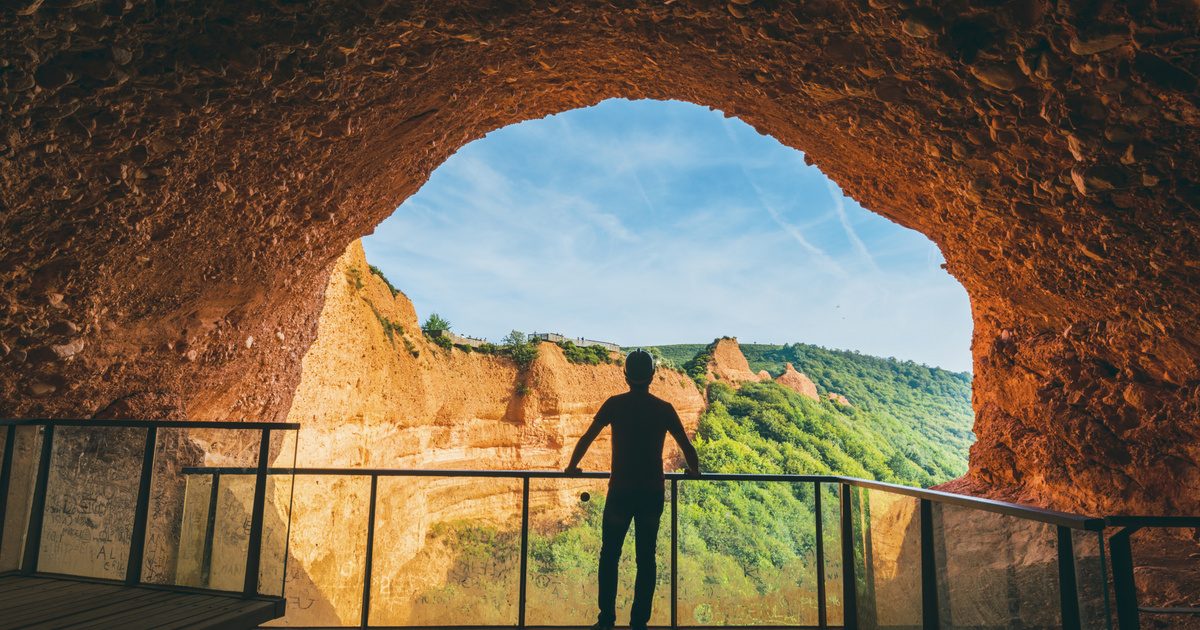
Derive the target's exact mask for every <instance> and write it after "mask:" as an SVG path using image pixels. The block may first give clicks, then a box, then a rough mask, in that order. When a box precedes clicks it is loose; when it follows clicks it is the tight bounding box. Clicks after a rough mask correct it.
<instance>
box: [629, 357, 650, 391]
mask: <svg viewBox="0 0 1200 630" xmlns="http://www.w3.org/2000/svg"><path fill="white" fill-rule="evenodd" d="M625 380H627V381H629V384H630V385H649V384H650V381H652V380H654V357H653V356H651V355H650V353H649V352H646V351H645V350H634V351H633V352H630V353H629V354H628V355H627V356H626V357H625Z"/></svg>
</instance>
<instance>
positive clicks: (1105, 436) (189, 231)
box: [0, 0, 1200, 513]
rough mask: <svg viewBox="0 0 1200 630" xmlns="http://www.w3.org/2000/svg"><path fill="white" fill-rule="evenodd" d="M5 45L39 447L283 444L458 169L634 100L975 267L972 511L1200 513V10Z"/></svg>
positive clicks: (232, 16) (530, 19)
mask: <svg viewBox="0 0 1200 630" xmlns="http://www.w3.org/2000/svg"><path fill="white" fill-rule="evenodd" d="M76 4H78V5H79V6H75V5H76ZM7 13H12V14H13V15H11V16H8V17H11V19H5V20H4V21H3V25H2V26H0V41H4V42H6V47H5V49H6V51H7V52H6V53H5V55H4V68H3V70H4V73H3V81H4V89H5V97H6V98H5V99H4V100H3V104H2V107H3V108H4V110H3V113H4V120H6V123H5V124H4V130H3V131H4V132H5V133H4V134H3V138H0V139H2V140H3V144H4V147H3V160H4V168H3V169H2V170H3V173H4V175H3V179H2V180H0V181H2V192H3V200H4V203H5V205H6V206H7V207H8V208H9V210H8V212H7V214H6V217H5V220H6V223H7V227H8V229H7V230H6V231H5V233H4V236H3V237H2V238H3V239H4V240H3V247H0V250H2V251H3V252H5V255H4V257H3V271H4V277H3V278H4V285H3V286H4V293H5V295H6V297H7V298H8V304H10V305H13V306H10V308H9V309H8V311H7V313H6V315H5V324H6V332H5V338H4V347H5V353H4V358H3V361H4V364H3V365H4V368H3V369H4V371H5V373H6V377H5V378H4V379H3V385H2V386H0V387H2V389H0V392H2V393H0V400H3V403H4V405H3V406H4V407H5V408H7V409H9V410H10V413H12V414H13V415H44V416H77V415H91V414H93V413H99V414H103V415H139V416H144V417H172V416H181V415H187V416H189V417H193V418H262V419H276V418H279V417H280V416H281V415H282V414H283V413H285V412H286V409H287V407H288V403H289V399H290V391H291V390H292V388H294V386H295V383H296V379H297V377H298V370H299V357H300V356H301V355H302V354H303V351H304V349H305V348H306V347H307V345H308V344H309V343H310V342H311V340H312V335H313V332H314V330H315V319H316V314H317V313H318V312H319V308H320V304H321V288H322V287H323V285H324V279H325V278H324V276H325V274H326V273H327V270H328V268H329V265H330V263H331V262H332V261H333V259H334V258H335V257H336V256H337V255H338V254H339V253H340V252H341V251H342V250H343V249H344V248H345V246H346V245H347V244H348V243H349V241H351V240H353V239H354V238H356V237H358V236H360V235H362V234H365V233H366V232H367V231H369V230H370V228H371V227H372V226H373V225H375V224H376V223H378V222H379V221H380V220H382V218H383V217H384V216H386V215H387V214H388V213H390V212H391V210H392V209H393V208H395V207H396V206H397V205H399V203H400V201H401V200H403V199H404V198H405V197H407V196H408V195H410V194H412V193H413V192H414V191H415V190H416V189H417V187H419V185H420V184H421V182H423V181H424V180H425V178H426V177H428V175H429V173H430V172H431V171H432V170H433V168H435V167H436V166H437V165H438V164H439V163H441V161H443V160H444V159H445V158H446V157H447V156H448V155H449V154H450V153H452V152H453V151H454V150H455V149H457V148H458V147H459V146H462V145H463V144H464V143H466V142H467V141H469V140H471V139H473V138H476V137H479V136H481V135H482V134H483V133H485V132H487V131H490V130H492V129H495V128H498V127H500V126H503V125H505V124H509V123H512V122H517V121H520V120H527V119H530V118H537V117H541V116H544V115H546V114H549V113H554V112H559V111H563V110H565V109H569V108H574V107H579V106H584V105H589V104H594V103H596V102H599V101H600V100H603V99H605V98H613V97H626V98H653V99H661V100H665V99H679V100H686V101H689V102H693V103H696V104H700V105H704V106H709V107H714V108H717V109H720V110H722V111H725V112H728V113H730V114H732V115H735V116H738V117H739V118H741V119H743V120H745V121H747V122H748V123H750V124H751V125H753V126H755V128H757V129H759V130H760V131H761V132H763V133H767V134H769V135H772V136H774V137H776V138H778V139H779V140H780V141H782V142H783V143H785V144H787V145H789V146H792V147H797V148H801V149H803V150H804V151H805V153H806V155H808V156H810V157H811V159H812V160H813V161H814V162H815V163H816V164H817V165H819V166H820V167H821V169H822V170H823V171H824V172H826V173H828V174H829V175H830V176H831V177H832V178H833V179H834V180H835V181H837V182H838V183H839V184H840V185H841V186H842V188H843V189H844V190H845V191H846V192H847V193H848V194H850V195H851V196H852V197H854V198H855V199H857V200H859V201H860V202H861V203H862V204H863V205H864V207H867V208H869V209H873V210H875V211H877V212H882V213H885V215H886V216H888V218H891V219H893V220H895V221H896V222H898V223H900V224H901V225H905V226H907V227H911V228H913V229H916V230H918V231H920V232H922V233H924V234H926V235H927V236H929V237H930V238H931V239H932V240H933V241H934V242H935V243H937V244H938V245H939V247H940V248H941V249H942V251H943V252H944V253H945V256H946V259H947V268H948V270H949V271H950V272H951V273H952V274H953V275H954V276H955V277H956V278H958V279H959V280H960V281H961V282H962V283H963V285H964V286H965V287H966V289H967V291H968V293H969V295H970V296H971V300H972V304H973V308H974V314H973V316H974V320H975V339H974V342H973V351H974V356H975V374H976V390H975V391H976V393H975V407H976V415H977V418H978V421H977V431H976V432H977V434H978V436H979V442H978V444H977V445H976V446H975V448H974V451H973V456H972V464H971V466H972V468H971V473H970V474H969V476H968V478H967V479H966V480H964V482H963V485H962V487H963V489H974V490H978V491H992V492H1003V493H1006V494H1008V495H1010V496H1017V497H1021V498H1025V499H1029V500H1033V501H1036V502H1040V503H1051V504H1055V505H1058V506H1062V507H1083V508H1088V509H1117V508H1120V509H1123V510H1128V511H1134V512H1139V511H1154V512H1168V513H1169V512H1175V511H1187V509H1188V508H1192V509H1193V510H1194V508H1195V507H1196V506H1195V501H1196V499H1195V497H1196V496H1200V494H1198V493H1196V492H1190V491H1181V490H1185V489H1190V490H1194V489H1195V488H1196V487H1198V486H1200V472H1198V471H1200V469H1198V468H1197V466H1196V461H1197V460H1198V459H1200V456H1198V454H1197V452H1196V451H1195V448H1194V446H1192V445H1193V444H1194V443H1195V440H1194V439H1193V438H1194V436H1195V434H1196V431H1197V426H1196V420H1195V418H1196V414H1195V413H1194V410H1195V408H1196V404H1197V403H1196V400H1197V399H1198V395H1200V394H1198V393H1197V392H1198V387H1197V382H1200V378H1198V377H1200V368H1198V366H1197V356H1200V350H1198V348H1200V345H1198V339H1197V332H1196V327H1195V326H1194V323H1195V322H1196V321H1197V320H1198V319H1200V318H1198V317H1197V316H1198V313H1197V309H1198V308H1200V306H1198V305H1200V299H1198V298H1200V296H1197V294H1196V292H1197V290H1198V289H1197V288H1196V287H1200V282H1198V281H1197V280H1198V278H1197V276H1200V266H1197V265H1196V264H1195V260H1196V253H1197V251H1198V248H1197V224H1198V221H1197V219H1196V216H1197V213H1198V212H1200V208H1198V205H1200V204H1197V202H1196V199H1197V191H1198V190H1200V173H1198V172H1197V168H1200V167H1198V164H1200V161H1198V160H1196V159H1195V158H1196V155H1195V152H1196V149H1195V147H1197V146H1200V138H1198V137H1197V136H1198V135H1200V134H1198V133H1197V124H1196V123H1195V121H1196V120H1200V113H1198V111H1200V110H1198V108H1197V98H1196V87H1197V80H1196V74H1197V69H1196V68H1195V58H1194V56H1192V55H1190V54H1189V52H1188V50H1189V49H1188V48H1187V46H1186V42H1187V41H1190V39H1189V38H1191V39H1194V37H1195V35H1196V26H1195V25H1196V21H1195V7H1194V5H1192V4H1189V3H1186V2H1163V3H1153V4H1144V5H1135V6H1125V5H1117V4H1116V3H1109V4H1105V3H1100V4H1091V3H1071V2H1067V3H1058V4H1054V3H1049V2H1044V1H1041V0H1030V1H1027V2H1016V3H1009V4H1005V5H1002V6H993V5H991V4H988V3H978V4H970V3H965V2H964V3H958V4H954V5H939V6H938V8H937V9H933V8H929V7H924V6H913V5H911V4H910V3H896V4H891V3H886V2H874V1H873V2H869V3H837V2H813V3H803V4H801V5H790V4H781V3H775V2H768V1H766V0H753V1H751V2H744V1H742V0H738V1H736V2H732V3H729V4H718V3H712V4H709V3H699V2H675V3H662V4H659V3H642V4H634V5H616V4H602V3H580V4H575V5H571V6H558V5H552V4H540V3H536V2H528V3H527V2H513V3H504V4H494V3H485V2H467V1H462V2H457V1H456V2H444V3H428V4H418V3H393V2H386V1H380V0H364V1H362V2H357V3H354V4H353V5H352V6H347V5H345V4H344V3H339V2H329V3H324V4H314V5H309V4H305V5H304V6H303V7H302V8H301V7H300V6H299V5H293V4H291V3H290V2H265V1H264V2H228V3H216V4H213V3H206V4H204V5H203V6H200V5H194V6H184V5H176V4H171V3H147V4H133V3H129V4H122V3H66V4H55V5H53V6H42V5H41V3H37V2H29V3H25V4H22V5H21V6H19V7H17V8H15V9H14V8H8V9H6V14H7ZM64 24H66V25H69V26H70V28H68V27H67V26H64ZM1181 42H1183V43H1181ZM10 53H11V54H10Z"/></svg>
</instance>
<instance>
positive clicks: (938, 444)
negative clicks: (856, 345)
mask: <svg viewBox="0 0 1200 630" xmlns="http://www.w3.org/2000/svg"><path fill="white" fill-rule="evenodd" d="M659 348H660V349H661V350H662V352H663V354H664V355H665V356H666V357H668V358H669V359H672V360H674V361H686V362H687V363H685V369H686V370H687V371H688V375H689V376H692V377H693V378H699V379H701V380H702V379H703V378H704V373H705V369H706V367H707V365H708V361H709V360H710V358H711V344H710V345H702V344H685V345H668V346H659ZM740 348H741V351H742V354H743V355H745V357H746V360H747V361H748V362H749V363H750V369H751V370H753V371H758V370H766V371H767V372H769V373H770V374H771V375H772V376H778V375H780V374H782V373H783V371H784V367H785V365H786V364H787V363H791V364H792V365H793V366H794V367H795V368H796V370H798V371H800V372H803V373H805V374H807V375H808V377H809V378H811V379H812V380H813V382H814V383H816V385H817V391H818V392H819V393H820V394H821V396H822V398H824V397H825V396H826V395H827V394H830V393H838V394H843V395H845V396H846V397H847V398H848V399H849V400H850V402H851V404H852V405H853V407H852V408H850V409H840V410H839V413H842V414H844V415H846V417H847V418H848V421H849V422H851V423H853V424H854V426H855V427H856V430H859V429H861V430H862V431H863V432H864V433H865V434H867V435H869V436H870V438H871V440H872V441H873V442H875V443H877V444H879V445H880V446H881V447H883V448H882V449H881V450H883V451H884V452H889V451H894V450H896V449H897V448H899V449H902V450H904V451H906V452H907V453H909V454H910V455H911V457H908V456H906V457H907V458H908V459H910V461H913V462H914V463H916V462H917V461H918V460H920V461H927V462H930V463H934V464H935V465H931V466H920V467H921V468H923V469H925V470H926V471H927V472H929V474H930V482H922V483H919V485H928V483H940V482H941V481H944V480H946V479H949V478H953V477H957V476H959V475H961V474H963V473H964V472H966V461H967V449H969V448H970V446H971V444H972V443H973V442H974V441H975V434H974V433H973V432H972V431H971V427H972V425H973V424H974V421H975V414H974V411H973V410H972V408H971V375H970V374H969V373H966V372H951V371H948V370H943V369H941V368H936V367H929V366H925V365H921V364H918V363H914V362H912V361H901V360H898V359H895V358H881V357H874V356H870V355H865V354H861V353H858V352H853V351H847V350H830V349H828V348H822V347H820V346H815V345H811V344H804V343H793V344H785V345H767V344H742V345H741V346H740ZM821 407H822V408H826V407H827V406H826V405H825V404H824V403H822V404H821ZM830 408H831V409H832V408H833V407H830ZM889 456H890V453H889ZM918 465H919V464H918ZM939 470H940V471H941V472H940V473H939V472H938V471H939ZM945 475H949V477H945ZM916 481H917V480H916V479H914V480H913V482H916Z"/></svg>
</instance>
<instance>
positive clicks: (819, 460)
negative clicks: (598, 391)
mask: <svg viewBox="0 0 1200 630" xmlns="http://www.w3.org/2000/svg"><path fill="white" fill-rule="evenodd" d="M710 348H711V345H707V346H705V345H675V346H660V347H659V350H661V356H662V358H664V359H665V360H666V361H667V362H669V363H670V364H673V365H674V366H676V367H678V368H682V369H684V370H685V371H687V372H689V373H690V374H691V375H692V376H693V377H695V378H698V379H699V380H700V381H703V372H704V370H703V367H702V366H703V364H705V363H706V360H705V358H704V356H703V355H704V354H707V353H708V351H709V349H710ZM741 348H742V352H743V354H745V355H746V358H747V359H748V361H749V363H750V367H751V369H753V370H755V371H757V370H760V369H765V370H767V371H768V372H771V373H772V374H775V375H778V374H780V373H782V371H783V369H784V365H785V363H787V362H791V363H792V364H793V365H794V366H795V367H796V369H797V370H799V371H802V372H804V373H806V374H808V376H809V377H810V378H812V379H813V380H814V381H815V382H816V383H817V387H818V389H819V390H820V392H821V393H822V394H825V393H827V392H829V393H838V394H843V395H845V396H846V397H847V398H848V399H849V400H850V401H851V404H850V405H849V406H847V405H842V404H838V403H835V402H831V401H829V400H825V399H822V400H820V401H814V400H812V399H810V398H807V397H805V396H802V395H800V394H798V393H796V392H794V391H792V390H790V389H788V388H786V387H783V386H781V385H778V384H776V383H773V382H764V383H745V384H742V386H741V387H740V388H738V389H734V388H732V387H730V386H728V385H726V384H724V383H715V384H708V383H703V382H702V383H701V384H702V385H704V386H705V389H706V391H707V395H708V402H709V406H708V409H707V410H706V411H705V412H704V415H702V416H701V418H700V424H699V427H698V429H697V432H696V437H695V440H694V442H695V445H696V451H697V453H698V454H699V456H700V466H701V469H702V470H703V471H704V472H706V473H734V472H739V473H790V474H835V475H849V476H854V477H866V478H874V479H879V480H883V481H891V482H895V483H901V484H907V485H916V486H926V487H927V486H930V485H934V484H937V483H941V482H943V481H947V480H949V479H953V478H955V477H957V476H959V475H961V474H963V473H964V472H966V456H967V447H968V446H969V445H970V443H971V441H972V439H973V436H972V434H971V422H972V411H971V404H970V398H971V377H970V375H969V374H960V373H954V372H948V371H945V370H940V369H937V368H928V367H925V366H922V365H917V364H914V363H912V362H906V361H897V360H895V359H881V358H877V357H870V356H865V355H861V354H857V353H854V352H842V351H836V350H827V349H825V348H820V347H817V346H811V345H805V344H791V345H786V346H767V345H747V346H742V347H741ZM698 354H699V355H701V356H700V358H699V359H698V360H693V359H695V358H696V357H697V355H698ZM689 363H690V364H691V365H689ZM688 368H692V369H688ZM697 368H699V369H697ZM679 490H680V495H679V497H678V499H677V500H678V507H679V524H680V525H679V531H680V538H679V562H680V567H679V574H680V575H681V576H683V579H681V582H680V585H679V613H680V619H681V621H682V622H684V623H688V624H696V625H710V624H711V625H722V624H750V625H754V624H768V625H779V624H780V623H783V622H787V623H796V620H798V619H799V620H803V622H805V623H809V624H815V623H816V619H815V618H810V615H811V613H812V611H813V609H814V607H813V606H812V605H811V604H810V602H812V601H813V600H814V599H815V597H816V582H815V574H816V573H815V564H814V562H815V560H814V553H815V551H814V550H815V547H816V520H817V517H816V514H815V513H814V500H813V499H814V491H815V488H814V486H813V484H811V483H800V484H788V483H767V482H714V481H687V480H685V481H683V482H680V484H679ZM821 492H822V493H823V496H824V497H825V498H824V502H825V505H826V506H827V507H825V508H823V512H822V518H821V520H822V523H823V524H824V532H825V536H826V537H828V536H830V535H831V533H833V535H835V536H836V532H837V524H838V509H837V507H836V505H837V494H836V492H837V489H836V486H833V485H830V484H825V485H822V486H821ZM596 495H597V496H595V497H594V498H593V499H592V500H591V501H590V502H587V503H581V504H580V505H579V506H578V508H577V509H576V510H574V512H573V513H572V514H571V515H570V516H568V517H567V518H565V519H564V520H563V521H562V522H561V523H559V524H558V526H557V527H551V528H543V529H540V530H536V531H533V532H531V534H530V539H529V549H530V559H529V563H530V564H529V566H530V573H531V575H534V576H536V579H535V586H534V588H533V591H532V594H531V596H530V597H531V601H533V602H535V604H536V605H534V606H533V608H531V610H534V611H535V613H536V614H535V615H534V616H535V617H537V618H538V619H539V620H541V621H542V622H544V623H550V621H546V620H543V619H542V615H543V614H544V613H543V612H542V611H540V610H538V606H539V605H540V604H538V602H539V601H540V600H541V598H542V595H541V594H540V593H539V588H540V587H539V586H538V585H539V584H542V583H544V584H546V585H548V587H550V588H553V589H555V590H556V592H559V593H562V594H564V595H562V597H561V598H556V599H554V600H553V602H552V603H553V611H554V612H553V613H551V614H552V615H553V616H551V617H547V619H550V620H551V621H554V622H563V623H567V622H572V623H576V622H579V621H581V620H583V619H586V618H587V616H588V615H590V614H591V610H592V608H591V606H593V604H592V603H591V598H590V597H586V596H584V595H583V594H584V593H586V592H588V591H587V589H588V586H589V585H593V584H594V583H595V570H596V561H597V553H598V551H599V545H600V541H599V535H600V524H601V514H602V512H603V506H604V496H603V494H602V493H599V492H597V493H596ZM852 500H854V501H856V502H860V503H858V504H859V505H861V502H862V501H868V502H869V501H871V499H870V498H869V497H867V495H866V494H865V493H857V494H855V498H854V499H852ZM860 509H861V508H860ZM665 531H666V528H665V527H664V528H662V529H660V532H659V533H660V538H661V537H662V536H664V535H665V533H664V532H665ZM445 535H448V536H452V537H453V538H451V539H449V541H448V542H449V543H450V546H452V547H454V548H457V549H459V553H458V555H457V556H456V558H455V562H456V566H455V569H454V571H452V573H453V572H455V571H459V572H463V573H464V574H465V573H467V572H469V571H470V567H474V566H479V565H480V564H481V563H484V562H486V561H488V559H492V558H509V559H511V558H513V557H514V552H513V549H514V546H515V545H516V541H517V540H518V532H516V531H500V530H497V529H495V528H493V527H492V526H488V525H480V524H476V523H457V524H455V525H454V526H452V527H450V528H447V529H446V530H445ZM465 542H469V543H470V544H468V545H465V546H464V543H465ZM836 544H837V541H836V538H833V539H830V538H826V541H825V545H826V547H825V548H826V550H828V549H830V548H831V547H834V546H836ZM664 546H666V543H665V542H663V541H662V540H660V543H659V549H660V553H661V550H662V549H663V547H664ZM630 547H632V545H626V553H625V555H624V557H623V560H622V567H621V580H622V588H621V591H620V592H621V593H622V597H623V598H624V597H627V595H628V593H629V591H630V590H631V588H632V578H633V571H632V569H633V566H632V564H633V562H632V560H633V559H632V557H631V556H632V553H631V552H632V550H631V549H630ZM826 553H827V554H828V551H826ZM831 561H832V563H833V564H828V565H827V570H828V572H829V576H830V577H829V579H831V580H835V581H836V580H840V577H841V576H840V573H841V567H840V561H839V559H838V558H837V556H836V555H834V556H833V557H832V558H831V556H829V555H826V562H827V563H829V562H831ZM509 564H512V562H511V561H510V562H509ZM658 570H659V576H658V579H659V581H660V582H666V581H667V579H668V577H667V571H668V570H669V566H668V565H667V563H665V562H660V563H659V566H658ZM860 570H862V569H861V566H860ZM835 583H836V582H835ZM838 594H839V593H838V589H837V588H836V587H835V588H833V589H832V590H831V591H830V597H831V604H830V605H831V608H832V609H833V610H838V609H839V608H840V602H838V601H837V598H838ZM456 598H464V599H465V600H466V601H472V602H474V601H482V604H480V605H481V606H482V607H483V608H486V609H488V610H503V602H505V601H508V598H509V594H508V592H504V593H491V592H474V591H470V592H463V590H462V589H461V587H458V586H447V587H444V588H439V589H435V590H433V591H431V592H429V593H427V594H425V595H424V597H423V599H422V601H429V602H442V601H445V600H447V599H449V600H455V599H456ZM621 605H622V606H625V605H628V601H627V599H623V600H622V604H621ZM663 608H665V607H662V606H659V610H658V611H657V612H656V617H655V619H656V621H655V623H659V624H663V623H665V622H666V621H665V620H666V618H665V617H664V615H665V610H663ZM836 614H840V611H838V612H837V613H836ZM557 615H562V617H561V618H559V617H558V616H557Z"/></svg>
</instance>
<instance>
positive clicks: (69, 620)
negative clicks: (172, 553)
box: [24, 588, 158, 630]
mask: <svg viewBox="0 0 1200 630" xmlns="http://www.w3.org/2000/svg"><path fill="white" fill-rule="evenodd" d="M156 595H158V593H157V592H155V591H148V590H145V589H138V588H123V589H118V591H117V592H116V593H114V594H113V597H112V598H111V599H109V600H107V602H106V603H104V604H103V605H100V606H96V607H94V608H91V609H89V610H83V611H75V612H74V613H67V614H65V615H60V616H57V617H53V618H49V617H44V618H42V619H39V620H38V621H37V623H33V624H30V625H26V626H24V627H26V628H38V629H40V630H51V629H53V628H64V627H71V626H74V625H76V624H82V623H84V622H88V621H92V620H93V619H100V618H103V617H105V616H107V615H114V614H117V613H120V612H125V611H127V610H132V609H135V608H142V607H145V606H148V605H150V604H153V603H154V602H156V601H158V599H157V598H156V597H155V596H156Z"/></svg>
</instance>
